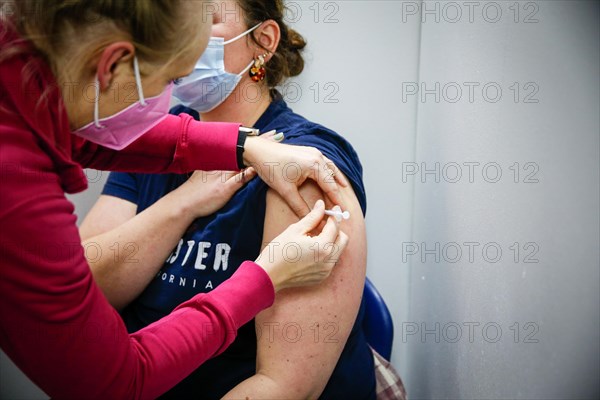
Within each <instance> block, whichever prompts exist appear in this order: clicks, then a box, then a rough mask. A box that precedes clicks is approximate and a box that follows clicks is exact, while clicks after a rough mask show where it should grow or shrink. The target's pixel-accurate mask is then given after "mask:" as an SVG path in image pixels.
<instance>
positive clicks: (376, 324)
mask: <svg viewBox="0 0 600 400" xmlns="http://www.w3.org/2000/svg"><path fill="white" fill-rule="evenodd" d="M363 296H364V297H363V298H364V300H365V317H364V319H363V331H364V332H365V336H366V337H367V342H368V343H369V344H370V345H371V347H372V348H374V349H375V350H376V351H377V352H378V353H379V354H381V356H382V357H383V358H385V359H386V360H388V361H389V360H390V357H391V355H392V343H393V341H394V324H393V322H392V315H391V314H390V310H389V309H388V308H387V306H386V305H385V301H383V297H381V294H379V292H378V291H377V289H375V286H374V285H373V283H372V282H371V281H370V280H369V278H366V279H365V290H364V293H363Z"/></svg>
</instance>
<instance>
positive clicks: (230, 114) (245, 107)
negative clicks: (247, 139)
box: [200, 82, 271, 126]
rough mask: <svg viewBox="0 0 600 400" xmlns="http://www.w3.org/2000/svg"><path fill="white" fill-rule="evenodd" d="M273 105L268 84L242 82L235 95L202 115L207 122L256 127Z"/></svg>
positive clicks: (201, 117) (232, 94) (202, 118)
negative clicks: (236, 123) (261, 117)
mask: <svg viewBox="0 0 600 400" xmlns="http://www.w3.org/2000/svg"><path fill="white" fill-rule="evenodd" d="M269 104H271V97H270V95H269V88H268V87H267V85H266V84H250V83H244V82H240V84H239V85H238V86H237V87H236V88H235V90H234V91H233V93H231V95H229V97H227V99H225V101H224V102H223V103H221V104H220V105H219V106H218V107H217V108H215V109H214V110H212V111H210V112H207V113H202V114H200V119H201V120H202V121H206V122H215V121H222V122H239V123H241V124H242V125H244V126H254V124H255V123H256V121H258V119H259V118H260V116H261V115H262V114H263V113H264V112H265V111H266V109H267V108H268V107H269Z"/></svg>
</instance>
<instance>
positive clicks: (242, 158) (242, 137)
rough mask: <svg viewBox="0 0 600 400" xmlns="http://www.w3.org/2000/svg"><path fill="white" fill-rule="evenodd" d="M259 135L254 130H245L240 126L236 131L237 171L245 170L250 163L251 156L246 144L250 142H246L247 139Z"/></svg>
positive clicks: (258, 131)
mask: <svg viewBox="0 0 600 400" xmlns="http://www.w3.org/2000/svg"><path fill="white" fill-rule="evenodd" d="M259 134H260V130H258V129H255V128H247V127H245V126H240V127H239V130H238V140H237V144H236V158H237V164H238V168H239V169H243V168H246V167H247V166H249V164H251V162H252V159H251V158H252V156H251V155H249V152H250V151H249V150H248V147H247V145H248V143H249V142H251V141H249V140H248V138H249V137H252V136H258V135H259Z"/></svg>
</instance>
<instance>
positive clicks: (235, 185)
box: [225, 167, 256, 195]
mask: <svg viewBox="0 0 600 400" xmlns="http://www.w3.org/2000/svg"><path fill="white" fill-rule="evenodd" d="M255 176H256V170H255V169H254V168H252V167H250V168H246V169H245V170H244V171H242V172H240V173H237V174H235V175H233V176H232V177H230V178H229V179H227V182H225V185H226V187H227V192H228V193H229V194H231V195H233V194H234V193H235V192H237V191H238V190H239V189H241V187H242V186H244V185H245V184H246V183H248V182H250V181H251V180H252V179H253V178H254V177H255Z"/></svg>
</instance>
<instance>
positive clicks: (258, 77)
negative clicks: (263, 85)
mask: <svg viewBox="0 0 600 400" xmlns="http://www.w3.org/2000/svg"><path fill="white" fill-rule="evenodd" d="M266 56H267V53H265V54H263V55H259V56H258V57H256V60H254V65H253V66H252V68H250V78H252V80H253V81H254V82H260V81H262V80H263V79H265V75H266V74H267V71H266V70H265V57H266Z"/></svg>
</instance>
